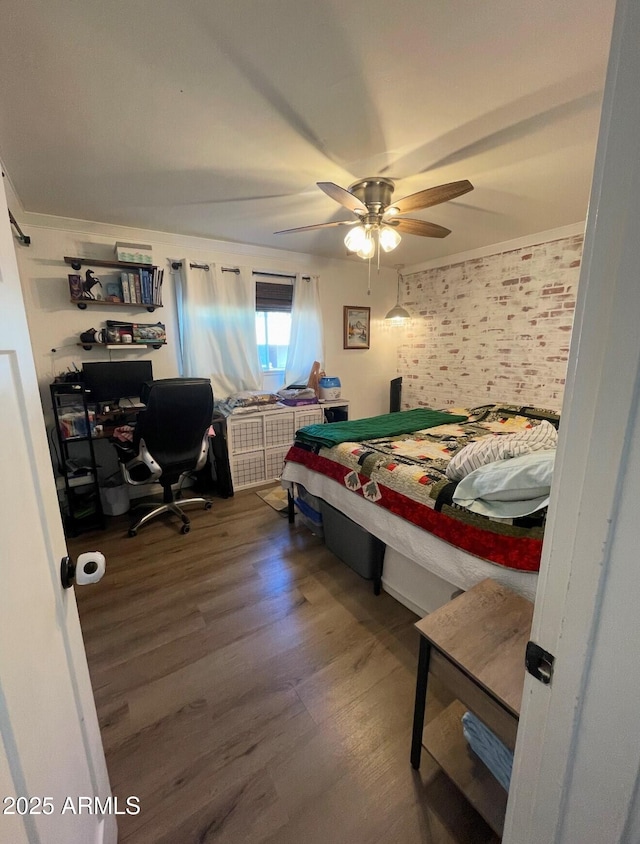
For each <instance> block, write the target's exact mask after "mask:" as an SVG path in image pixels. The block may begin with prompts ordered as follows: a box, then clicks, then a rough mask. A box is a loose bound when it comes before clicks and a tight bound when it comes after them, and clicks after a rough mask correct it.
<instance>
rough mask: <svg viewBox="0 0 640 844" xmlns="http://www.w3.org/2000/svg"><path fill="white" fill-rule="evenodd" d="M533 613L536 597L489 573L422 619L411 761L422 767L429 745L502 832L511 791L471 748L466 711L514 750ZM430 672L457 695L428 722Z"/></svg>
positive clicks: (437, 758)
mask: <svg viewBox="0 0 640 844" xmlns="http://www.w3.org/2000/svg"><path fill="white" fill-rule="evenodd" d="M532 617H533V604H532V603H531V602H530V601H527V600H526V598H523V597H522V596H520V595H517V594H516V593H515V592H513V591H512V590H510V589H508V588H507V587H506V586H501V585H500V584H499V583H496V582H495V581H493V580H489V579H488V580H483V581H482V582H481V583H479V584H477V586H474V587H473V588H472V589H469V591H468V592H465V593H463V594H462V595H459V596H458V597H457V598H454V600H453V601H450V602H449V603H448V604H445V606H443V607H440V609H438V610H436V611H435V612H433V613H431V615H428V616H427V617H426V618H424V619H422V621H419V622H417V624H416V627H417V629H418V632H419V633H420V654H419V657H418V675H417V682H416V700H415V708H414V715H413V738H412V743H411V764H412V765H413V767H414V768H419V767H420V756H421V753H422V748H423V747H424V748H425V750H427V751H428V752H429V753H430V754H431V756H432V757H433V758H434V759H435V761H436V762H437V763H438V765H439V766H440V767H441V768H442V770H443V771H444V772H445V774H447V776H448V777H449V778H450V779H451V780H452V781H453V782H454V783H455V784H456V785H457V786H458V788H459V789H460V790H461V791H462V793H463V794H464V795H465V797H466V798H467V799H468V800H469V802H470V803H471V805H472V806H473V807H474V808H475V809H476V811H477V812H479V814H480V815H482V817H483V818H484V819H485V820H486V821H487V823H488V824H489V826H491V828H492V829H493V830H494V831H495V832H497V833H498V834H499V835H502V830H503V826H504V816H505V811H506V805H507V792H506V791H505V790H504V789H503V788H502V786H501V785H500V784H499V782H498V781H497V780H496V779H495V777H494V776H493V775H492V774H491V773H490V772H489V770H488V769H487V768H486V767H485V766H484V764H483V763H482V762H481V761H480V760H479V759H478V758H477V757H476V756H475V754H474V753H473V752H472V751H471V750H470V749H469V746H468V744H467V742H466V740H465V738H464V736H463V733H462V724H461V718H462V715H463V714H464V712H465V710H467V709H468V710H470V711H471V712H473V713H474V714H475V715H477V717H478V718H479V719H480V720H481V721H483V722H484V723H485V724H486V725H487V727H489V729H490V730H492V731H493V732H494V733H495V734H496V735H497V736H498V738H500V739H501V740H502V741H503V742H504V744H506V745H507V747H509V748H510V749H512V750H513V748H514V747H515V741H516V733H517V730H518V718H519V715H520V704H521V701H522V690H523V686H524V677H525V664H524V658H525V650H526V646H527V641H528V639H529V635H530V632H531V620H532ZM429 677H437V678H438V679H439V680H440V682H441V683H442V684H443V685H444V686H446V687H447V688H448V689H449V690H450V691H451V692H452V694H453V695H454V696H455V697H456V698H457V699H456V700H454V702H453V703H452V704H451V705H450V706H448V707H447V708H446V709H445V710H444V711H443V712H442V713H441V714H440V715H438V717H437V718H435V719H434V720H433V721H431V722H430V723H429V724H427V726H426V727H425V726H424V714H425V705H426V698H427V683H428V679H429Z"/></svg>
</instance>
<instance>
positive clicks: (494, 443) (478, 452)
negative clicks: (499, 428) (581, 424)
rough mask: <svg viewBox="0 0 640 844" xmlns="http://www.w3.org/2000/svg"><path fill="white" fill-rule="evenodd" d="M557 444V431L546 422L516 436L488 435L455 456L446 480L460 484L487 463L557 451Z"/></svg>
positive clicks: (448, 469) (448, 467) (451, 461)
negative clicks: (531, 453) (532, 453)
mask: <svg viewBox="0 0 640 844" xmlns="http://www.w3.org/2000/svg"><path fill="white" fill-rule="evenodd" d="M557 444H558V432H557V431H556V429H555V428H554V427H553V425H552V424H551V422H547V421H546V419H544V420H543V421H542V422H540V424H539V425H535V426H534V427H533V428H528V429H527V430H526V431H519V432H518V433H516V434H489V435H488V436H486V437H480V439H479V440H476V441H475V442H472V443H469V445H465V447H464V448H463V449H461V450H460V451H459V452H458V453H457V454H454V456H453V457H452V458H451V460H450V461H449V463H448V465H447V477H448V478H449V480H451V481H460V480H462V478H464V477H465V475H468V474H469V472H473V471H474V470H475V469H479V468H480V466H484V465H485V464H486V463H494V462H495V461H496V460H506V459H507V458H509V457H519V456H520V455H521V454H529V453H530V452H532V451H544V450H547V449H550V448H555V447H556V445H557Z"/></svg>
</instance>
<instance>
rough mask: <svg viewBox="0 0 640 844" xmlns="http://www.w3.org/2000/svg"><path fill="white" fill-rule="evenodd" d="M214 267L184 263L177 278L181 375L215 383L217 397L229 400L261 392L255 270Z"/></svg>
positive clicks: (215, 396) (213, 385) (214, 390)
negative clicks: (242, 392) (239, 394)
mask: <svg viewBox="0 0 640 844" xmlns="http://www.w3.org/2000/svg"><path fill="white" fill-rule="evenodd" d="M203 263H204V262H203ZM208 266H209V269H208V270H205V269H195V268H191V267H190V266H189V261H186V260H184V259H183V260H182V269H181V270H180V273H179V274H178V275H177V276H176V298H177V307H178V330H179V334H180V351H181V358H182V363H181V366H182V371H181V374H182V375H183V376H186V377H200V378H210V379H211V385H212V387H213V395H214V398H215V399H225V398H227V396H230V395H231V394H232V393H237V392H238V391H240V390H259V389H260V388H261V383H262V370H261V367H260V359H259V357H258V344H257V341H256V321H255V320H256V294H255V282H254V280H253V276H252V272H251V269H250V268H247V267H239V268H238V270H239V271H238V272H229V271H225V272H223V270H222V268H221V267H220V266H217V267H216V266H215V264H213V263H209V264H208Z"/></svg>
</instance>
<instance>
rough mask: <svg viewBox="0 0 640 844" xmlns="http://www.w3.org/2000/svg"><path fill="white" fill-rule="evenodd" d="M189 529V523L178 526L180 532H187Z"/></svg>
mask: <svg viewBox="0 0 640 844" xmlns="http://www.w3.org/2000/svg"><path fill="white" fill-rule="evenodd" d="M190 530H191V525H182V527H181V528H180V533H189V531H190Z"/></svg>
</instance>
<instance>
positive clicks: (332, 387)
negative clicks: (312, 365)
mask: <svg viewBox="0 0 640 844" xmlns="http://www.w3.org/2000/svg"><path fill="white" fill-rule="evenodd" d="M341 386H342V385H341V384H340V379H339V378H335V377H329V376H327V375H325V376H324V377H323V378H321V379H320V381H319V382H318V388H319V393H320V395H319V398H320V399H321V400H322V401H332V400H333V399H339V398H340V389H341Z"/></svg>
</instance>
